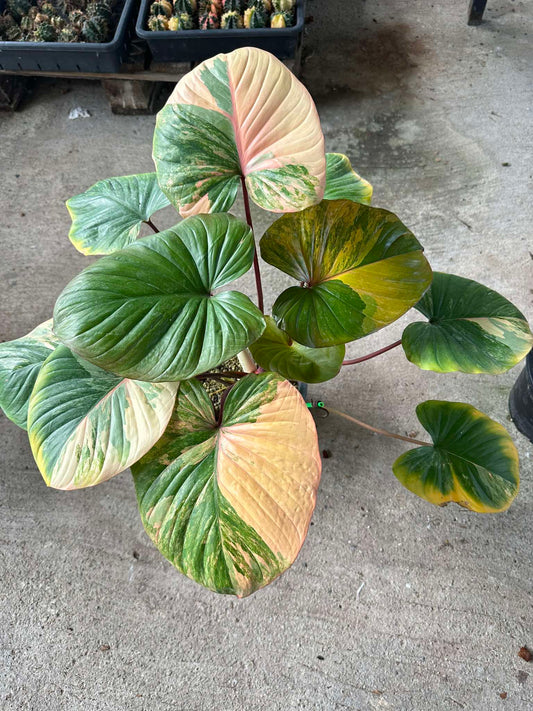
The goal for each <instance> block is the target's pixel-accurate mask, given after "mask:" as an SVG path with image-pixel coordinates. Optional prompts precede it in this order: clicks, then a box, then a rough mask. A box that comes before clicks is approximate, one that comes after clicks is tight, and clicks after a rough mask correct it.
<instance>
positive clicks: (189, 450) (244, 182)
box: [0, 48, 533, 597]
mask: <svg viewBox="0 0 533 711" xmlns="http://www.w3.org/2000/svg"><path fill="white" fill-rule="evenodd" d="M154 161H155V167H156V172H155V173H151V174H144V175H133V176H127V177H120V178H110V179H107V180H102V181H101V182H99V183H97V184H96V185H94V186H93V187H92V188H90V189H89V190H87V192H85V193H82V194H81V195H77V196H76V197H74V198H71V199H70V200H69V201H68V203H67V205H68V208H69V210H70V213H71V215H72V228H71V231H70V235H69V236H70V239H71V241H72V243H73V244H74V246H75V247H76V248H77V249H78V250H80V251H81V252H83V253H85V254H99V255H104V256H102V257H101V259H99V260H98V261H96V262H94V263H92V264H91V265H89V266H88V267H87V268H85V269H84V270H83V271H82V272H81V273H80V274H79V275H78V276H77V277H75V278H74V279H73V280H72V281H71V282H70V283H69V284H68V285H67V286H66V287H65V289H64V291H63V292H62V293H61V295H60V296H59V298H58V300H57V302H56V305H55V309H54V314H53V320H52V319H51V320H50V321H47V322H46V323H44V324H41V325H40V326H38V327H37V328H36V329H35V330H34V331H32V332H31V333H30V334H28V335H27V336H24V337H23V338H20V339H18V340H15V341H11V342H9V343H4V344H2V345H1V346H0V403H1V405H2V408H3V409H4V411H5V413H6V414H7V416H8V417H10V418H11V419H12V420H13V422H15V424H17V425H19V426H20V427H23V428H27V430H28V435H29V439H30V444H31V447H32V451H33V454H34V456H35V459H36V462H37V465H38V467H39V469H40V471H41V473H42V475H43V477H44V479H45V481H46V483H47V484H48V485H49V486H52V487H56V488H60V489H77V488H82V487H87V486H92V485H95V484H99V483H101V482H103V481H105V480H106V479H109V478H110V477H112V476H115V475H116V474H119V473H120V472H121V471H123V470H125V469H127V468H128V467H131V469H132V474H133V479H134V482H135V488H136V492H137V497H138V503H139V511H140V514H141V518H142V521H143V524H144V526H145V528H146V531H147V533H148V535H149V536H150V538H151V539H152V540H153V541H154V543H155V545H156V546H157V547H158V549H159V550H160V551H161V553H162V554H163V555H164V556H166V557H167V558H168V559H169V560H170V561H171V562H172V563H173V564H174V565H175V566H176V567H177V568H178V569H179V570H180V571H182V572H183V573H185V574H186V575H188V576H189V577H190V578H192V579H194V580H196V581H197V582H199V583H201V584H202V585H205V586H206V587H208V588H210V589H211V590H215V591H217V592H221V593H232V594H235V595H238V596H240V597H242V596H245V595H248V594H250V593H252V592H254V591H255V590H256V589H258V588H260V587H262V586H264V585H266V584H268V583H269V582H271V581H272V580H274V579H275V578H276V577H277V576H278V575H279V574H280V573H282V572H283V571H284V570H286V569H287V568H288V567H289V566H290V565H291V564H292V562H293V561H294V560H295V558H296V556H297V554H298V551H299V550H300V547H301V545H302V543H303V541H304V539H305V536H306V533H307V529H308V525H309V522H310V519H311V515H312V513H313V509H314V505H315V499H316V493H317V488H318V484H319V479H320V473H321V461H320V454H319V449H318V440H317V432H316V427H315V422H314V419H313V416H312V412H311V410H313V409H316V411H317V412H319V411H320V409H324V403H309V402H306V401H305V400H304V399H303V398H302V396H301V395H300V394H299V392H298V391H297V389H296V388H295V387H293V385H291V383H290V381H291V380H299V381H304V382H309V383H318V382H323V381H326V380H328V379H331V378H333V377H335V375H336V374H337V373H338V371H339V369H340V368H341V367H343V366H346V367H350V366H351V365H352V364H354V363H355V362H358V361H360V360H364V359H365V358H369V357H374V356H377V355H379V354H380V353H382V352H384V351H386V350H388V349H390V348H392V347H395V346H400V345H401V346H402V347H403V350H404V352H405V354H406V356H407V358H408V359H409V360H410V361H411V362H413V363H415V364H416V365H418V366H419V367H420V368H422V369H426V370H433V371H437V372H450V371H462V372H464V373H480V372H485V373H490V374H496V373H501V372H503V371H505V370H507V369H508V368H510V367H512V366H513V365H515V364H516V363H517V362H518V361H519V360H520V359H521V358H523V357H524V356H525V355H526V354H527V352H528V351H529V349H530V348H531V345H532V342H533V339H532V335H531V333H530V330H529V327H528V325H527V322H526V320H525V318H524V316H523V315H522V314H521V313H520V311H519V310H518V309H517V308H516V307H514V306H513V305H512V304H511V303H510V302H509V301H507V299H505V298H504V297H503V296H501V295H499V294H497V293H496V292H494V291H492V290H491V289H490V288H487V287H485V286H483V285H481V284H478V283H477V282H475V281H472V280H470V279H467V278H465V277H462V276H456V275H451V274H445V273H440V272H436V273H432V270H431V267H430V265H429V263H428V261H427V259H426V257H425V256H424V252H423V248H422V246H421V245H420V243H419V242H418V240H417V239H416V238H415V236H414V235H413V234H412V232H411V231H410V230H409V229H408V228H407V227H406V226H405V225H404V224H403V223H402V222H401V221H400V219H399V218H398V217H397V216H396V215H394V214H393V213H391V212H389V211H387V210H384V209H381V208H377V207H372V206H371V205H370V198H371V193H372V188H371V186H370V185H369V184H368V182H367V181H365V180H364V179H363V178H361V177H360V176H359V175H357V174H356V173H355V171H354V170H353V169H352V167H351V165H350V162H349V160H348V158H346V157H345V156H343V155H340V154H326V153H325V151H324V139H323V135H322V131H321V128H320V121H319V118H318V114H317V112H316V109H315V106H314V104H313V101H312V99H311V97H310V95H309V94H308V92H307V90H306V89H305V88H304V86H303V85H302V84H301V83H300V82H298V81H297V80H296V79H295V78H294V77H293V76H292V75H291V74H290V73H289V72H288V70H287V69H286V68H285V67H284V66H283V64H282V63H281V62H279V61H278V60H277V59H276V58H275V57H273V56H272V55H270V54H268V53H265V52H264V51H262V50H259V49H255V48H254V49H252V48H247V49H239V50H236V51H235V52H232V53H231V54H228V55H218V56H216V57H214V58H213V59H210V60H208V61H206V62H204V63H203V64H201V65H199V66H198V67H196V68H195V69H194V70H193V71H192V72H190V73H189V74H188V75H187V76H185V77H184V78H183V79H182V80H181V81H180V82H179V84H178V85H177V86H176V88H175V90H174V92H173V94H172V95H171V97H170V98H169V100H168V102H167V104H166V106H165V107H164V108H163V109H162V111H161V112H160V113H159V115H158V117H157V123H156V128H155V133H154ZM239 190H242V195H243V198H244V204H245V209H246V222H243V221H241V220H238V219H237V218H236V217H233V216H232V215H231V214H229V210H230V209H231V207H232V205H233V203H234V201H235V199H236V196H237V194H238V192H239ZM250 201H253V202H254V203H255V204H256V205H258V206H259V207H261V208H263V209H265V210H268V211H271V212H274V213H279V214H280V216H279V217H278V218H277V219H276V220H275V221H274V222H273V224H272V225H271V226H270V227H269V228H268V229H267V231H266V232H265V234H264V235H263V236H262V237H261V240H260V241H259V247H260V250H261V256H262V258H263V259H264V260H265V261H266V262H268V263H269V264H271V265H273V266H274V267H276V268H278V269H280V270H282V271H283V272H285V273H287V274H289V275H290V276H291V277H293V278H294V280H295V284H294V285H293V286H290V287H289V288H288V289H286V290H285V291H283V292H282V293H281V294H280V295H279V296H278V298H277V299H276V301H275V303H274V306H273V309H272V315H271V316H270V315H267V314H265V313H264V305H263V296H262V285H261V270H260V260H259V253H258V249H257V246H256V240H255V237H254V233H253V226H252V220H251V214H250ZM169 203H171V204H172V205H174V207H175V208H176V209H177V210H178V211H179V213H180V214H181V216H182V217H184V218H185V219H183V220H182V221H181V222H178V223H177V224H175V225H174V226H172V227H170V228H168V229H164V230H161V231H159V230H158V228H157V227H156V225H155V224H154V220H153V215H154V213H155V212H156V211H157V210H159V209H161V208H163V207H165V206H167V205H168V204H169ZM156 221H157V220H156ZM143 222H144V223H147V224H148V225H150V227H151V228H152V229H153V232H154V234H153V235H151V236H148V237H143V238H140V239H138V235H139V230H140V227H141V225H142V223H143ZM252 268H253V270H254V273H255V280H256V287H257V298H256V303H253V302H252V300H251V299H250V298H249V297H248V296H247V295H245V294H243V293H241V292H239V291H237V290H222V289H223V288H224V287H227V286H228V285H229V284H231V282H232V281H234V280H235V279H236V278H238V277H239V276H241V275H242V274H244V273H245V272H247V271H248V270H249V269H252ZM412 307H414V308H416V309H417V310H418V312H420V313H421V314H423V315H424V316H425V317H426V319H427V320H426V321H417V322H414V323H411V324H410V325H408V326H407V328H406V329H405V331H404V333H403V336H402V340H401V343H400V342H397V343H393V344H391V346H389V347H387V348H384V349H381V350H380V351H378V352H376V353H372V354H369V355H368V356H365V357H363V358H358V359H355V360H348V361H347V360H345V358H344V355H345V344H346V343H348V342H350V341H353V340H356V339H360V338H364V337H365V336H366V335H368V334H370V333H373V332H374V331H376V330H377V329H380V328H383V327H386V326H387V325H388V324H390V323H392V322H393V321H395V320H396V319H398V318H399V317H400V316H401V315H402V314H404V313H405V312H407V311H408V310H409V309H411V308H412ZM235 356H239V357H240V363H241V365H235V363H234V361H232V359H233V358H234V357H235ZM206 381H207V382H211V383H213V382H215V383H217V384H218V385H219V388H220V389H221V390H222V392H221V393H219V394H218V396H219V399H218V400H215V403H216V404H215V405H213V400H212V399H211V398H210V395H209V393H210V392H211V391H210V390H209V389H208V388H206V387H205V384H206ZM328 409H329V411H330V412H331V413H336V414H338V415H341V416H343V417H346V418H348V419H349V420H352V421H353V422H355V423H356V424H358V425H361V426H363V427H368V428H370V429H372V430H374V431H376V432H379V433H381V434H384V435H387V436H391V437H395V438H398V439H401V440H404V441H405V442H406V443H407V444H408V445H409V446H410V447H411V448H410V449H409V450H408V451H406V452H405V453H404V454H403V455H401V456H400V457H399V458H398V459H397V460H396V461H395V462H394V464H393V472H394V474H395V475H396V477H397V478H398V479H399V480H400V482H401V483H402V484H403V485H404V486H406V487H407V488H408V489H410V490H411V491H412V492H414V493H415V494H417V495H419V496H421V497H423V498H425V499H427V500H428V501H430V502H432V503H434V504H437V505H444V504H447V503H448V502H455V503H457V504H459V505H461V506H464V507H467V508H469V509H471V510H473V511H477V512H481V513H491V512H497V511H502V510H504V509H506V508H507V507H508V506H509V505H510V504H511V502H512V500H513V499H514V497H515V496H516V494H517V492H518V485H519V482H518V479H519V476H518V455H517V452H516V448H515V446H514V444H513V442H512V440H511V437H510V436H509V434H508V433H507V432H506V430H505V429H504V428H503V427H502V426H501V425H499V424H498V423H496V422H494V421H492V420H491V419H490V418H489V417H487V416H486V415H484V414H483V413H481V412H479V411H478V410H476V409H475V408H474V407H472V406H471V405H469V404H465V403H460V402H448V401H436V400H429V401H426V402H423V403H421V404H420V405H419V406H418V408H417V416H418V418H419V420H420V423H421V424H422V426H423V427H424V429H425V430H426V431H427V433H428V434H427V435H426V436H425V437H424V438H423V439H421V440H417V439H413V438H411V437H405V436H403V435H399V434H395V433H388V432H385V431H383V430H381V429H378V428H375V427H373V426H371V425H368V424H366V423H363V422H361V421H360V420H358V419H356V418H354V417H352V415H351V414H345V413H340V412H337V411H336V410H334V409H333V408H331V407H329V406H328Z"/></svg>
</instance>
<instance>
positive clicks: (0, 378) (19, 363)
mask: <svg viewBox="0 0 533 711" xmlns="http://www.w3.org/2000/svg"><path fill="white" fill-rule="evenodd" d="M58 343H59V341H58V339H57V338H56V337H55V336H54V334H53V331H52V319H49V320H48V321H45V322H44V323H41V325H40V326H37V328H34V329H33V331H31V332H30V333H28V335H27V336H23V337H22V338H17V339H16V340H14V341H7V342H6V343H0V408H2V410H3V411H4V412H5V413H6V415H7V417H9V419H10V420H12V421H13V422H14V423H15V424H16V425H18V426H19V427H22V429H23V430H25V429H27V425H26V420H27V419H28V401H29V399H30V395H31V391H32V390H33V386H34V384H35V380H36V379H37V375H38V374H39V370H40V369H41V366H42V364H43V363H44V361H45V360H46V359H47V358H48V356H49V355H50V353H51V352H52V351H53V350H54V348H55V347H56V346H57V345H58Z"/></svg>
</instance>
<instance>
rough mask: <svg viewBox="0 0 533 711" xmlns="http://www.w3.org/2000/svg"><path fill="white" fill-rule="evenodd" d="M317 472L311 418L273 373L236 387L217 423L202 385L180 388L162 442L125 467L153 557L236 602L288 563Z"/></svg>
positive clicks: (307, 514)
mask: <svg viewBox="0 0 533 711" xmlns="http://www.w3.org/2000/svg"><path fill="white" fill-rule="evenodd" d="M320 471H321V462H320V456H319V452H318V442H317V434H316V428H315V425H314V422H313V418H312V416H311V415H310V413H309V411H308V409H307V406H306V404H305V402H304V400H303V399H302V397H301V395H300V394H299V393H298V391H297V390H296V389H295V388H294V387H293V386H292V385H291V384H290V383H289V382H288V381H287V380H283V379H282V378H280V377H279V376H278V375H275V374H274V373H264V374H262V375H248V376H246V377H245V378H243V379H242V380H241V381H240V382H238V383H237V385H235V386H234V387H233V389H232V390H231V391H230V392H229V395H228V397H227V398H226V400H225V404H224V409H223V417H222V421H221V423H220V425H219V424H218V423H217V419H216V417H215V413H214V411H213V407H212V405H211V402H210V400H209V398H208V397H207V395H206V393H205V391H204V390H203V389H202V387H201V386H200V385H199V384H198V383H197V382H196V381H193V380H191V381H187V382H186V383H182V384H181V386H180V391H179V395H178V400H177V406H176V411H175V413H174V415H173V417H172V419H171V420H170V423H169V426H168V428H167V431H166V432H165V435H164V436H163V437H162V438H161V440H160V441H159V442H158V443H157V444H156V446H155V447H153V449H151V450H150V452H148V454H147V455H146V456H145V457H143V459H141V461H140V462H138V463H137V464H136V465H135V466H134V467H132V472H133V476H134V480H135V487H136V490H137V497H138V500H139V509H140V512H141V517H142V519H143V523H144V526H145V528H146V530H147V532H148V534H149V536H150V537H151V538H152V540H153V541H154V542H155V544H156V545H157V547H158V548H159V550H160V551H161V552H162V553H163V555H164V556H166V557H167V558H168V559H169V560H170V561H171V562H172V563H173V564H174V565H175V566H176V567H177V568H178V569H179V570H181V571H182V572H183V573H185V574H186V575H188V576H189V577H190V578H192V579H193V580H196V581H197V582H199V583H201V584H202V585H205V586H206V587H208V588H210V589H211V590H215V591H217V592H221V593H232V594H235V595H238V596H239V597H243V596H245V595H249V594H250V593H252V592H253V591H254V590H256V589H257V588H259V587H262V586H263V585H267V584H268V583H269V582H271V581H272V580H273V579H274V578H276V577H277V576H278V575H279V574H280V573H282V572H283V571H284V570H286V569H287V568H288V567H289V566H290V565H291V564H292V563H293V562H294V560H295V558H296V556H297V554H298V552H299V550H300V548H301V546H302V543H303V541H304V539H305V536H306V534H307V529H308V526H309V522H310V519H311V515H312V513H313V509H314V507H315V500H316V490H317V487H318V482H319V479H320Z"/></svg>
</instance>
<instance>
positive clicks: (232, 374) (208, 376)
mask: <svg viewBox="0 0 533 711" xmlns="http://www.w3.org/2000/svg"><path fill="white" fill-rule="evenodd" d="M246 375H248V373H245V372H244V371H242V370H231V371H227V372H222V373H218V372H217V373H200V374H199V375H197V376H196V377H197V379H198V380H219V379H220V378H229V379H230V380H231V379H232V378H237V379H238V378H244V377H245V376H246Z"/></svg>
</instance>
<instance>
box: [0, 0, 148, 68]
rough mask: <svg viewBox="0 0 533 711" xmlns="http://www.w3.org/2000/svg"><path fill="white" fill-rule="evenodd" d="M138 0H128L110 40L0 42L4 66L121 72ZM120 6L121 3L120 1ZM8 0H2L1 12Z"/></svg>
mask: <svg viewBox="0 0 533 711" xmlns="http://www.w3.org/2000/svg"><path fill="white" fill-rule="evenodd" d="M137 5H138V0H125V2H124V3H123V9H122V12H121V15H120V18H119V21H118V23H117V27H116V30H115V35H114V37H113V39H112V40H111V41H110V42H101V43H100V42H95V43H91V42H0V70H4V71H24V72H35V73H36V74H38V73H39V72H117V71H118V70H119V69H120V65H121V64H122V62H123V61H124V59H125V58H126V57H127V55H128V49H129V44H130V38H131V35H132V33H133V27H132V23H131V22H130V20H131V19H132V18H133V14H134V12H135V10H136V8H137ZM119 7H120V4H119ZM4 9H5V0H0V14H1V13H2V12H3V11H4Z"/></svg>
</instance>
